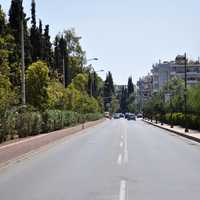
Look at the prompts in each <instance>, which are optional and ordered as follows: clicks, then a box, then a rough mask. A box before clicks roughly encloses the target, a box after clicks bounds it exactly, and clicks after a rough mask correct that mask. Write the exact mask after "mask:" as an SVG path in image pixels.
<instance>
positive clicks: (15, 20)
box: [9, 0, 24, 47]
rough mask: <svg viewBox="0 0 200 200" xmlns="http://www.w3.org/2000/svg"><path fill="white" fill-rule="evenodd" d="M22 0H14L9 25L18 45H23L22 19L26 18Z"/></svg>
mask: <svg viewBox="0 0 200 200" xmlns="http://www.w3.org/2000/svg"><path fill="white" fill-rule="evenodd" d="M22 13H23V7H22V0H12V1H11V6H10V10H9V25H10V28H11V31H12V34H13V36H14V38H15V41H16V44H17V46H18V47H20V46H21V20H22V16H23V18H24V14H22Z"/></svg>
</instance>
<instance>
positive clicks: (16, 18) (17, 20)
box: [9, 0, 32, 66]
mask: <svg viewBox="0 0 200 200" xmlns="http://www.w3.org/2000/svg"><path fill="white" fill-rule="evenodd" d="M27 20H28V19H27V18H26V14H25V13H24V11H23V6H22V0H12V1H11V6H10V9H9V27H10V31H11V33H12V35H13V36H14V39H15V43H16V48H15V52H16V56H15V57H13V62H18V64H19V58H20V57H21V25H22V21H23V25H24V43H25V44H24V45H25V48H24V49H25V64H26V66H28V65H29V64H30V63H31V62H32V59H31V48H32V47H31V42H30V36H29V33H28V30H27ZM14 59H15V60H14Z"/></svg>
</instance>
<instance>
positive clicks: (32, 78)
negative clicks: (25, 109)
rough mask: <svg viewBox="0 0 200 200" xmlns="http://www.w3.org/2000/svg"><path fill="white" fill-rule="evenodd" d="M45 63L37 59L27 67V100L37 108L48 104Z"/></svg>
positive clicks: (43, 107)
mask: <svg viewBox="0 0 200 200" xmlns="http://www.w3.org/2000/svg"><path fill="white" fill-rule="evenodd" d="M48 73H49V70H48V67H47V65H46V63H44V62H42V61H38V62H36V63H33V64H32V65H31V66H30V67H29V68H28V69H27V101H28V103H29V104H30V105H32V106H34V107H35V108H38V109H40V110H41V109H45V108H46V107H47V105H48V82H49V76H48Z"/></svg>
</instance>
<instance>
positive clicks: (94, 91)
mask: <svg viewBox="0 0 200 200" xmlns="http://www.w3.org/2000/svg"><path fill="white" fill-rule="evenodd" d="M92 95H93V97H95V98H96V97H97V96H98V88H97V74H96V72H94V73H93V84H92Z"/></svg>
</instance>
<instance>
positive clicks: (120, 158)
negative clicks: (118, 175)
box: [117, 154, 122, 165]
mask: <svg viewBox="0 0 200 200" xmlns="http://www.w3.org/2000/svg"><path fill="white" fill-rule="evenodd" d="M117 164H118V165H121V164H122V154H119V156H118V159H117Z"/></svg>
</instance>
